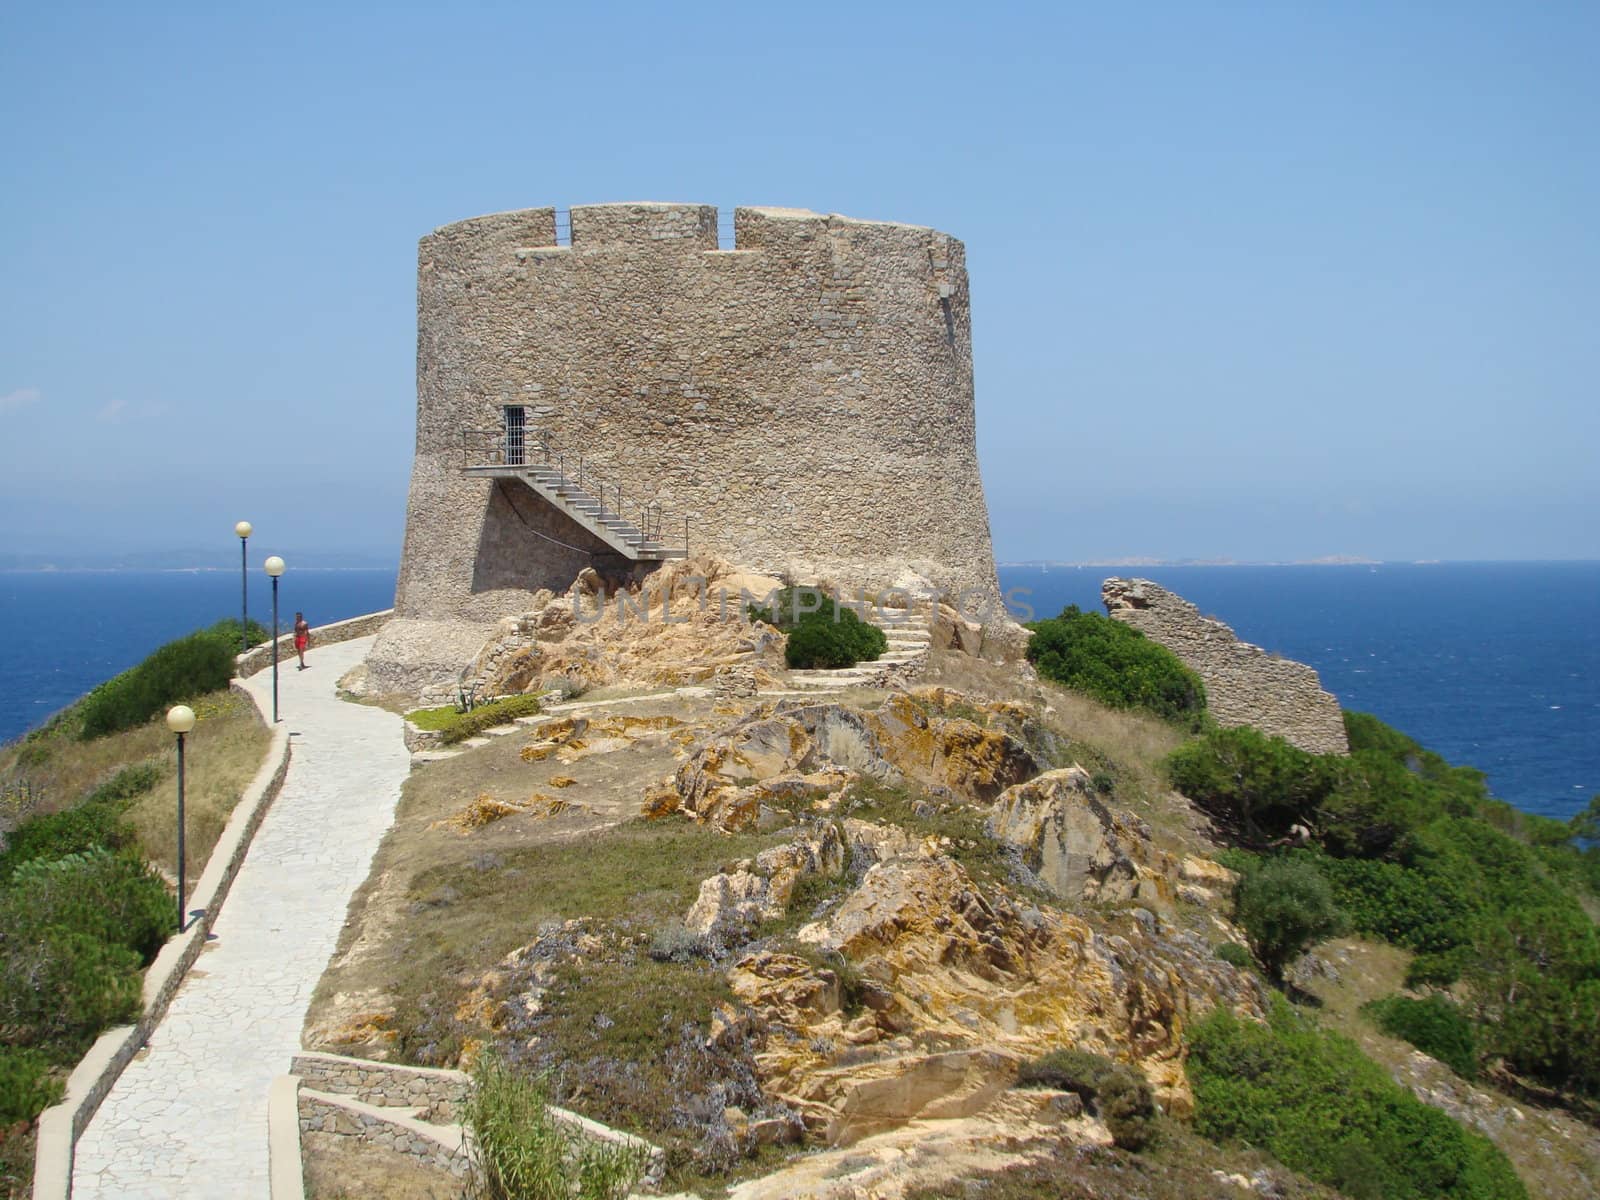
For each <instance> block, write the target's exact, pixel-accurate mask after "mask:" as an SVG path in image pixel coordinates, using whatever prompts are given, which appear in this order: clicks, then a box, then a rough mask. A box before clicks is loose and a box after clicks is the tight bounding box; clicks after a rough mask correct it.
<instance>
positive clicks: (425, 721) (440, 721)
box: [406, 696, 539, 746]
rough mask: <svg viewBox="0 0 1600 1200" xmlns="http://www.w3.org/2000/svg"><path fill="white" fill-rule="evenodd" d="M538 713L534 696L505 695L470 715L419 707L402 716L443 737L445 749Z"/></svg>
mask: <svg viewBox="0 0 1600 1200" xmlns="http://www.w3.org/2000/svg"><path fill="white" fill-rule="evenodd" d="M538 711H539V697H537V696H506V697H504V698H503V699H500V700H490V701H489V702H488V703H486V704H480V705H478V707H477V708H474V709H473V710H472V711H470V712H457V711H456V710H455V709H453V708H449V707H445V708H419V709H417V710H416V711H415V712H409V713H407V714H406V720H408V721H410V722H411V723H412V724H413V725H415V726H416V727H417V728H418V729H431V730H436V731H438V732H440V733H442V734H443V735H444V744H445V745H447V746H449V745H452V744H454V743H456V742H464V741H466V740H467V739H468V738H469V737H477V736H478V735H479V734H480V733H482V732H483V731H484V730H485V729H493V728H494V727H495V726H496V725H504V724H505V723H506V722H507V721H513V720H515V719H516V718H518V717H531V716H533V715H534V714H535V713H537V712H538Z"/></svg>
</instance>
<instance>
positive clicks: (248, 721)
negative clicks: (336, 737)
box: [0, 690, 272, 881]
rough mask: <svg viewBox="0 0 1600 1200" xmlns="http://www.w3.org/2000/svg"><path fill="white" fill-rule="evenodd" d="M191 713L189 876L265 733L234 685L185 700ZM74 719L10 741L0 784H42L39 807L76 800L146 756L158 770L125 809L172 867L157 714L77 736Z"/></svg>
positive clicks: (168, 758)
mask: <svg viewBox="0 0 1600 1200" xmlns="http://www.w3.org/2000/svg"><path fill="white" fill-rule="evenodd" d="M191 707H192V708H193V709H194V710H195V715H196V716H197V717H198V718H199V720H198V721H197V722H196V724H195V727H194V732H192V733H191V734H189V736H188V752H187V755H186V766H187V777H186V779H185V786H184V801H185V804H184V806H185V809H186V812H187V817H188V867H189V876H190V878H191V881H192V880H193V879H195V878H197V877H198V876H199V873H200V871H201V870H203V869H204V867H205V862H206V859H207V857H208V856H209V855H210V853H211V849H212V847H213V846H215V845H216V843H217V838H218V837H220V836H221V834H222V829H223V826H224V825H226V824H227V821H228V815H229V814H230V813H232V811H233V807H234V805H235V804H237V803H238V802H239V797H240V795H241V794H242V793H243V792H244V789H245V786H246V785H247V784H248V783H249V782H250V780H251V779H252V778H254V776H255V773H256V772H257V771H258V770H260V768H261V763H262V761H263V759H264V758H265V756H266V752H267V746H268V744H269V743H270V742H271V740H272V735H271V734H270V733H269V732H268V730H267V727H266V725H265V724H264V723H263V722H262V720H261V717H260V715H259V714H258V713H257V712H256V710H255V706H254V705H253V704H251V703H250V702H249V701H248V700H246V699H245V698H244V697H243V696H240V695H239V694H238V693H237V692H233V691H231V690H229V691H219V692H212V693H210V694H208V695H205V696H201V697H200V698H199V699H197V700H195V701H193V702H192V703H191ZM74 727H75V722H72V721H70V720H68V721H63V722H62V723H61V725H60V726H59V728H56V729H52V730H51V731H49V732H44V733H40V734H36V735H35V736H33V737H32V738H30V739H27V740H24V741H20V742H14V743H12V744H11V745H9V746H6V747H5V748H4V749H3V750H0V785H3V784H13V783H18V782H20V781H22V780H26V781H27V782H28V783H29V785H30V786H31V787H33V788H35V789H38V790H40V791H42V793H43V796H44V802H43V803H42V804H41V805H40V806H39V809H38V811H41V812H58V811H60V810H61V809H64V808H70V807H71V806H72V805H74V804H76V803H78V802H79V801H80V800H81V799H83V797H84V796H85V795H87V794H88V793H89V792H91V791H93V790H94V789H95V788H96V787H98V786H99V785H101V784H103V783H105V782H106V781H107V780H108V779H110V778H111V776H113V775H115V774H116V773H117V772H118V771H120V770H122V769H123V768H124V767H131V766H135V765H137V764H139V763H144V762H154V763H156V764H157V765H158V766H159V767H160V768H161V771H162V778H161V781H160V782H159V783H157V784H156V786H155V789H154V790H153V791H151V792H149V793H147V794H146V795H144V796H141V797H140V798H139V799H138V800H136V801H135V802H134V804H133V806H132V807H131V808H130V809H129V810H128V814H127V815H128V821H129V823H130V824H131V825H132V826H133V828H134V831H135V833H136V834H137V837H138V841H139V848H140V849H141V850H142V851H143V853H144V855H145V857H146V858H148V859H150V861H151V862H154V863H156V864H157V865H158V866H160V867H161V868H162V869H163V870H164V871H166V872H168V873H169V874H171V873H174V872H175V871H176V870H177V858H178V856H177V823H176V820H175V815H176V812H177V806H178V781H177V769H176V763H177V760H176V755H175V753H174V749H173V736H172V733H171V732H170V731H169V730H168V729H167V727H166V723H165V720H164V718H162V717H157V718H156V719H154V720H152V721H150V722H148V723H147V724H145V725H141V726H140V727H139V728H137V729H130V730H127V731H125V732H123V733H114V734H111V735H109V736H107V737H103V738H96V739H94V740H93V741H89V742H80V741H78V740H77V738H76V737H75V736H73V733H72V730H73V729H74Z"/></svg>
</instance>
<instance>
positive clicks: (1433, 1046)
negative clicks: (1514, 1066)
mask: <svg viewBox="0 0 1600 1200" xmlns="http://www.w3.org/2000/svg"><path fill="white" fill-rule="evenodd" d="M1361 1011H1362V1012H1364V1013H1366V1014H1367V1016H1369V1017H1371V1018H1372V1020H1373V1022H1374V1023H1375V1024H1376V1025H1377V1026H1378V1028H1379V1029H1381V1030H1383V1031H1384V1032H1385V1033H1387V1034H1388V1035H1389V1036H1390V1037H1397V1038H1399V1039H1400V1040H1401V1041H1405V1042H1409V1043H1411V1045H1413V1046H1415V1047H1416V1048H1417V1049H1418V1050H1421V1051H1422V1052H1423V1053H1424V1054H1431V1055H1432V1056H1433V1057H1434V1058H1437V1059H1438V1060H1439V1061H1440V1062H1442V1063H1444V1064H1445V1065H1446V1066H1447V1067H1449V1068H1450V1069H1451V1070H1452V1071H1454V1072H1455V1073H1456V1074H1457V1075H1459V1076H1461V1077H1462V1078H1463V1079H1473V1078H1475V1077H1476V1076H1477V1074H1478V1036H1477V1034H1476V1032H1475V1031H1474V1030H1473V1027H1472V1021H1471V1019H1470V1018H1469V1017H1468V1016H1467V1014H1466V1013H1464V1012H1462V1011H1461V1009H1460V1008H1459V1007H1458V1006H1457V1005H1455V1004H1453V1003H1451V1002H1450V1001H1449V1000H1446V999H1445V998H1444V997H1443V996H1426V997H1424V998H1423V999H1421V1000H1415V999H1412V998H1411V997H1410V996H1386V997H1384V998H1383V999H1382V1000H1373V1001H1371V1002H1370V1003H1368V1004H1365V1005H1363V1006H1362V1009H1361Z"/></svg>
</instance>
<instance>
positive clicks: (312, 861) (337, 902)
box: [73, 638, 410, 1200]
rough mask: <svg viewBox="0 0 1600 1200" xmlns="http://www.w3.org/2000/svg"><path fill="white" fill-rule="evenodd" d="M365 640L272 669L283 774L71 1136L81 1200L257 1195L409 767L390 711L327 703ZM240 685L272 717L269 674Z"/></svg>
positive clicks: (262, 1192) (235, 1199)
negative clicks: (164, 1001)
mask: <svg viewBox="0 0 1600 1200" xmlns="http://www.w3.org/2000/svg"><path fill="white" fill-rule="evenodd" d="M371 644H372V639H371V638H361V639H359V640H357V641H353V642H345V643H342V644H340V645H336V646H329V647H326V648H325V649H316V650H312V651H311V653H310V654H309V655H308V656H307V662H308V664H309V666H308V668H307V670H305V671H304V672H300V671H297V670H296V669H295V665H294V659H293V657H292V656H291V657H290V659H289V661H288V662H287V663H284V664H281V665H280V675H279V688H280V692H279V696H280V707H281V710H282V713H283V722H284V724H285V725H287V726H288V728H289V729H290V730H291V731H292V732H294V733H296V734H297V735H298V736H295V737H294V738H293V739H292V741H293V750H292V754H291V758H290V760H289V774H288V777H287V778H286V779H285V780H284V784H283V790H282V792H280V793H279V795H278V798H277V800H275V801H274V802H273V805H272V807H271V808H270V809H269V810H268V812H267V816H266V820H265V821H264V822H263V823H262V825H261V828H260V830H258V831H257V833H256V836H255V840H254V842H253V843H252V845H251V847H250V852H249V856H248V857H247V858H246V859H245V863H244V867H243V868H242V869H241V870H240V872H239V875H238V878H237V879H235V880H234V884H233V890H232V891H231V892H230V893H229V895H228V898H227V900H226V902H225V903H224V904H223V907H222V914H221V916H220V917H219V918H218V920H217V922H216V925H215V928H214V933H215V935H216V936H215V940H214V941H213V942H212V943H211V944H210V945H209V946H207V947H206V949H205V950H204V951H203V952H202V953H201V955H200V958H199V960H198V961H197V962H196V963H195V967H194V970H193V971H192V972H191V973H190V975H189V977H188V979H187V980H185V981H184V984H183V986H182V988H181V989H180V991H179V992H178V994H177V996H176V997H174V999H173V1002H172V1007H171V1009H170V1010H169V1011H168V1013H167V1016H166V1019H165V1020H164V1021H162V1023H161V1025H160V1027H159V1028H158V1029H157V1030H156V1031H155V1033H154V1035H153V1036H152V1037H151V1038H150V1045H149V1047H148V1049H147V1050H146V1051H145V1052H144V1053H143V1054H141V1055H140V1057H138V1058H137V1059H135V1060H134V1062H133V1063H131V1064H130V1065H129V1066H128V1069H127V1070H126V1071H124V1072H123V1074H122V1078H121V1079H119V1080H118V1081H117V1084H116V1086H115V1087H114V1088H113V1089H112V1092H111V1094H110V1095H109V1096H108V1097H107V1098H106V1101H105V1103H104V1104H103V1105H102V1106H101V1108H100V1111H99V1112H98V1113H97V1114H96V1115H95V1118H94V1121H93V1122H92V1123H91V1124H90V1126H89V1128H88V1129H87V1130H85V1131H84V1135H83V1137H82V1139H81V1140H80V1141H79V1142H78V1151H77V1161H76V1166H75V1170H74V1173H73V1195H74V1197H77V1198H79V1200H87V1198H89V1197H106V1198H111V1197H115V1198H116V1200H145V1198H147V1197H148V1198H155V1197H161V1198H163V1200H165V1198H167V1197H179V1196H181V1197H185V1198H186V1200H190V1198H192V1200H205V1198H207V1197H218V1198H219V1200H220V1198H224V1197H225V1198H227V1200H243V1198H265V1197H266V1196H267V1087H268V1084H269V1083H270V1082H271V1080H272V1077H273V1076H274V1075H282V1074H284V1073H286V1072H287V1071H288V1069H289V1060H290V1057H291V1056H292V1055H293V1054H294V1053H295V1052H296V1051H297V1050H299V1048H300V1026H301V1023H302V1021H303V1020H304V1019H305V1014H306V1006H307V1005H308V1004H309V1003H310V1000H311V992H312V989H313V988H315V987H316V984H317V980H318V978H319V977H320V976H321V975H322V971H323V968H324V967H326V966H327V963H328V959H329V957H330V956H331V955H332V954H333V950H334V947H335V945H336V943H337V941H338V937H339V930H340V927H341V926H342V925H343V923H344V918H345V910H346V908H347V906H348V905H349V903H350V897H351V895H352V894H353V893H354V891H355V889H356V888H357V887H358V886H359V885H360V884H361V882H362V880H364V879H365V878H366V876H367V871H368V869H369V868H370V866H371V864H372V855H373V852H374V851H375V850H376V849H377V847H378V842H379V840H380V839H381V838H382V837H383V834H384V831H385V830H386V829H388V827H389V823H390V821H391V819H392V817H393V815H394V807H395V802H396V801H397V800H398V799H399V796H400V785H401V783H402V782H404V780H405V777H406V773H407V770H408V768H409V763H410V758H409V756H408V755H407V753H406V749H405V746H404V745H403V744H402V742H401V738H400V718H399V717H397V716H395V715H394V714H393V713H389V712H385V711H384V710H382V709H379V708H372V707H369V706H365V705H359V704H349V703H345V702H343V701H341V700H338V699H336V698H335V696H334V683H335V681H336V680H337V679H338V678H339V676H341V675H342V674H344V672H345V671H347V670H348V669H349V668H350V667H352V666H354V665H355V664H356V663H357V662H359V661H360V660H361V659H362V658H363V657H365V655H366V653H367V649H368V647H369V646H370V645H371ZM245 686H246V687H248V688H249V689H250V690H251V692H252V693H253V694H254V695H255V696H256V697H257V698H258V701H259V702H260V704H261V708H262V710H263V711H264V712H265V713H266V714H267V716H268V719H270V718H271V713H272V672H271V671H270V670H267V671H263V672H261V673H260V674H258V675H255V676H253V677H251V678H250V679H248V680H246V681H245ZM191 769H192V770H195V771H200V770H203V769H204V767H203V765H202V764H200V763H194V764H193V766H192V768H191Z"/></svg>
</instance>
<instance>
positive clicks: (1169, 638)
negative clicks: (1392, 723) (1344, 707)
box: [1100, 579, 1350, 754]
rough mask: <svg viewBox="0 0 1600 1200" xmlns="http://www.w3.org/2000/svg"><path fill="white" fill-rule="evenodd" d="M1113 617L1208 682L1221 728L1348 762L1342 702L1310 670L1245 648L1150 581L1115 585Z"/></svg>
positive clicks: (1108, 594) (1109, 596) (1106, 595)
mask: <svg viewBox="0 0 1600 1200" xmlns="http://www.w3.org/2000/svg"><path fill="white" fill-rule="evenodd" d="M1100 596H1101V599H1102V600H1103V601H1104V603H1105V606H1106V612H1107V613H1109V614H1110V615H1111V617H1112V618H1113V619H1115V620H1118V621H1121V622H1123V623H1124V624H1126V625H1130V626H1132V627H1133V628H1134V629H1137V630H1138V631H1139V632H1140V633H1142V634H1144V635H1145V636H1146V637H1147V638H1149V639H1150V640H1151V641H1153V642H1159V643H1160V644H1161V645H1163V646H1165V647H1166V648H1167V649H1168V650H1171V651H1172V652H1173V653H1174V654H1176V655H1177V656H1178V658H1179V659H1181V660H1182V661H1183V663H1184V665H1185V666H1187V667H1188V668H1189V669H1190V670H1192V671H1193V672H1194V673H1195V674H1196V675H1198V676H1200V679H1201V681H1202V682H1204V683H1205V685H1206V707H1207V708H1208V709H1209V710H1210V712H1211V715H1212V716H1213V717H1215V718H1216V720H1217V723H1218V724H1219V725H1224V726H1233V725H1253V726H1255V727H1256V728H1257V729H1260V730H1261V731H1262V732H1264V733H1270V734H1276V735H1277V736H1279V737H1282V738H1284V739H1285V740H1287V741H1289V742H1292V743H1294V744H1295V745H1296V746H1299V747H1300V748H1301V749H1302V750H1308V751H1310V752H1311V753H1313V754H1348V753H1349V752H1350V741H1349V738H1348V737H1347V736H1346V735H1345V731H1344V717H1343V714H1342V712H1341V710H1340V708H1339V701H1338V700H1336V699H1335V698H1334V697H1333V695H1332V693H1330V692H1327V691H1325V690H1324V689H1323V687H1322V681H1321V679H1320V678H1319V677H1318V675H1317V672H1316V671H1315V670H1314V669H1313V668H1311V667H1308V666H1306V665H1305V664H1304V663H1298V662H1294V661H1293V660H1291V659H1287V658H1282V657H1279V656H1278V655H1276V654H1269V653H1268V652H1267V651H1265V650H1263V649H1262V648H1261V647H1260V646H1254V645H1251V644H1250V643H1249V642H1242V641H1240V640H1239V639H1238V638H1237V637H1236V636H1235V635H1234V632H1233V630H1232V629H1230V628H1229V627H1228V626H1227V625H1224V624H1223V623H1222V622H1221V621H1219V620H1217V619H1216V618H1215V617H1204V616H1201V615H1200V610H1199V609H1197V608H1196V607H1195V606H1194V605H1192V604H1190V603H1189V602H1188V601H1187V600H1185V599H1184V598H1183V597H1182V596H1178V595H1175V594H1174V593H1172V592H1169V591H1167V590H1166V589H1165V588H1163V587H1161V586H1160V585H1158V584H1155V583H1151V582H1150V581H1149V580H1148V579H1108V580H1106V581H1105V583H1104V584H1102V585H1101V589H1100Z"/></svg>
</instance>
